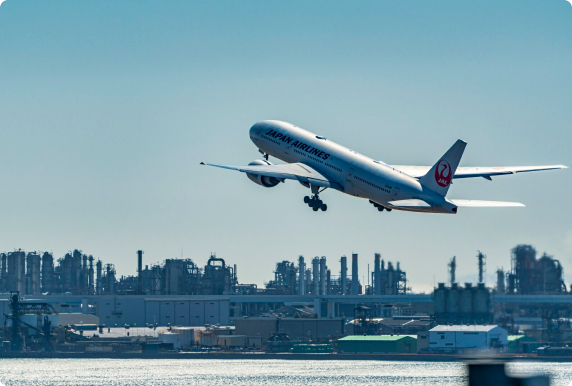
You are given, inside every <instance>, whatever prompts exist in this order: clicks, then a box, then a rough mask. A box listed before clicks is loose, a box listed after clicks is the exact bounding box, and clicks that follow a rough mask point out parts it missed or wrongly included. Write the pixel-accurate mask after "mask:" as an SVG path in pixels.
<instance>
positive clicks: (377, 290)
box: [373, 253, 381, 295]
mask: <svg viewBox="0 0 572 386" xmlns="http://www.w3.org/2000/svg"><path fill="white" fill-rule="evenodd" d="M380 262H381V255H380V254H379V253H376V254H375V260H374V262H373V280H374V281H373V294H374V295H381V271H380V269H379V264H380Z"/></svg>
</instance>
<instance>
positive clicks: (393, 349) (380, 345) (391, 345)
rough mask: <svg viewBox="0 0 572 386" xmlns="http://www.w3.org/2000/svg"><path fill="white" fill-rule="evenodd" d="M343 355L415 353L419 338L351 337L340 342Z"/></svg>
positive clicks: (339, 346)
mask: <svg viewBox="0 0 572 386" xmlns="http://www.w3.org/2000/svg"><path fill="white" fill-rule="evenodd" d="M338 351H339V352H343V353H372V354H374V353H375V354H382V353H396V354H404V353H415V352H417V337H416V336H413V335H369V336H363V335H350V336H346V337H345V338H341V339H339V340H338Z"/></svg>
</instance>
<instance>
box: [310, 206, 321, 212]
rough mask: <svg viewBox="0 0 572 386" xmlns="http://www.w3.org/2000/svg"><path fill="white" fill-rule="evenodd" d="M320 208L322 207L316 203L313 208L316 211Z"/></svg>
mask: <svg viewBox="0 0 572 386" xmlns="http://www.w3.org/2000/svg"><path fill="white" fill-rule="evenodd" d="M318 209H320V207H319V206H318V205H314V206H313V207H312V210H313V211H314V212H317V211H318Z"/></svg>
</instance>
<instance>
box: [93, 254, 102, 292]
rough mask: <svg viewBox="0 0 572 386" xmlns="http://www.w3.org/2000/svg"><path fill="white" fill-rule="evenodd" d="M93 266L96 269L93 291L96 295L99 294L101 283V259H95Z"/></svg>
mask: <svg viewBox="0 0 572 386" xmlns="http://www.w3.org/2000/svg"><path fill="white" fill-rule="evenodd" d="M95 267H96V270H97V282H96V283H95V286H96V289H95V293H96V295H101V290H102V285H103V282H102V281H101V269H102V264H101V260H97V263H96V264H95Z"/></svg>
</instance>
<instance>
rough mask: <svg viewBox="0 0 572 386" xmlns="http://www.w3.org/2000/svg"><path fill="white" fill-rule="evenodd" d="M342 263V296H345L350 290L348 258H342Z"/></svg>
mask: <svg viewBox="0 0 572 386" xmlns="http://www.w3.org/2000/svg"><path fill="white" fill-rule="evenodd" d="M340 263H342V269H341V271H340V285H341V287H342V288H341V294H342V295H345V294H346V291H347V289H348V258H347V257H345V256H342V257H341V259H340Z"/></svg>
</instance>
